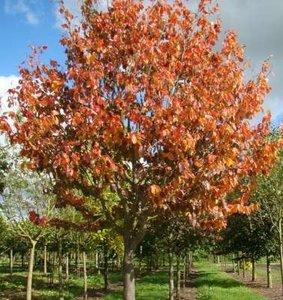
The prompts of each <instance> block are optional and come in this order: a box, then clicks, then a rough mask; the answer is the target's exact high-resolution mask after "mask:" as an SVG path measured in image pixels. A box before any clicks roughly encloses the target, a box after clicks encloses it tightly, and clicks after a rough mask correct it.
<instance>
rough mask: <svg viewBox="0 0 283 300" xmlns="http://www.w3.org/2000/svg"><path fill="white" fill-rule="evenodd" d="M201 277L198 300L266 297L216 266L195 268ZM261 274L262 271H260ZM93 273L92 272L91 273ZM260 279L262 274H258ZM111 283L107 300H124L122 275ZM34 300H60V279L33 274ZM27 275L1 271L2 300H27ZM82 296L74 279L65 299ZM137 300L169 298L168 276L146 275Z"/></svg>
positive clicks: (94, 280)
mask: <svg viewBox="0 0 283 300" xmlns="http://www.w3.org/2000/svg"><path fill="white" fill-rule="evenodd" d="M196 267H197V268H198V270H199V276H198V278H197V279H196V284H197V288H198V298H197V299H198V300H226V299H229V300H238V299H240V300H265V299H266V298H264V297H263V296H260V295H258V294H257V293H256V292H254V291H252V290H250V289H248V288H247V287H245V286H244V285H243V284H242V283H240V282H238V281H236V280H234V279H232V278H231V277H230V276H229V275H228V274H226V273H225V272H224V271H221V270H220V268H218V267H217V266H216V265H212V264H210V263H208V262H199V263H197V264H196ZM258 271H259V272H262V270H260V269H259V270H258ZM89 273H90V272H89ZM259 275H260V274H259ZM109 281H110V282H111V283H117V285H112V291H111V290H110V291H109V293H108V294H107V295H105V296H104V298H103V299H104V300H122V299H123V296H122V284H121V274H120V273H110V278H109ZM33 283H34V284H33V299H35V300H57V299H58V279H57V278H54V285H53V286H52V285H50V283H49V281H48V278H47V277H46V276H43V275H42V273H40V272H37V271H36V272H35V273H34V280H33ZM25 285H26V272H23V271H22V270H21V269H17V272H15V273H14V275H12V276H10V275H9V274H8V269H7V268H5V269H4V268H0V299H2V300H4V299H5V300H6V299H10V300H16V299H17V300H24V299H25ZM88 286H89V289H90V290H91V289H93V288H101V287H103V277H102V275H90V274H89V276H88ZM82 295H83V278H82V277H79V276H75V275H74V276H71V277H70V280H69V282H68V283H65V291H64V299H65V300H71V299H75V298H76V297H78V296H82ZM136 298H137V299H138V300H165V299H167V298H168V273H167V272H166V271H160V272H156V273H153V274H151V275H146V276H143V277H141V278H138V279H137V280H136Z"/></svg>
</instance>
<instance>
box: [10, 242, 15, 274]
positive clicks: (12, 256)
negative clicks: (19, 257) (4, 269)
mask: <svg viewBox="0 0 283 300" xmlns="http://www.w3.org/2000/svg"><path fill="white" fill-rule="evenodd" d="M13 264H14V254H13V249H12V248H11V249H10V264H9V265H10V275H13Z"/></svg>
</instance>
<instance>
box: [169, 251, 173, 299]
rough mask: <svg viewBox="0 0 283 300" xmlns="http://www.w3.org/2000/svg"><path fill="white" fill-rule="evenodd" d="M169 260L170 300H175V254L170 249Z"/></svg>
mask: <svg viewBox="0 0 283 300" xmlns="http://www.w3.org/2000/svg"><path fill="white" fill-rule="evenodd" d="M168 259H169V300H174V263H173V252H172V250H171V249H170V251H169V254H168Z"/></svg>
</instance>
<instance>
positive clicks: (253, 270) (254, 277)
mask: <svg viewBox="0 0 283 300" xmlns="http://www.w3.org/2000/svg"><path fill="white" fill-rule="evenodd" d="M252 281H256V274H255V258H254V255H253V257H252Z"/></svg>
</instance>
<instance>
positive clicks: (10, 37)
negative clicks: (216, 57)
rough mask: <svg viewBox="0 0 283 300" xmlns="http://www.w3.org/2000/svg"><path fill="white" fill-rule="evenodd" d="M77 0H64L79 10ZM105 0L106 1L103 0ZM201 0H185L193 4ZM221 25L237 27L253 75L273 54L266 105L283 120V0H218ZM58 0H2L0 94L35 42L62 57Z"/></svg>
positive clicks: (49, 53) (51, 54) (12, 80)
mask: <svg viewBox="0 0 283 300" xmlns="http://www.w3.org/2000/svg"><path fill="white" fill-rule="evenodd" d="M79 1H81V0H65V3H66V6H67V7H69V8H70V9H71V10H72V11H73V13H74V14H75V15H76V14H77V13H78V11H79V9H78V7H79V4H78V3H79ZM105 2H106V0H105ZM196 2H197V0H188V1H186V3H187V5H188V6H189V7H190V5H192V7H194V6H195V4H196ZM218 3H219V5H220V11H219V13H218V14H219V16H220V17H221V18H222V20H223V30H224V31H225V30H227V29H233V30H236V31H237V32H238V36H239V40H240V43H242V44H244V45H245V53H246V58H247V59H248V61H249V62H250V64H251V68H250V70H249V72H248V75H249V76H255V75H256V73H257V71H258V70H259V69H260V66H261V63H263V61H264V60H265V59H267V58H268V57H271V72H270V74H269V81H270V84H271V86H272V92H271V93H270V95H269V96H268V97H267V99H266V101H265V103H264V107H265V109H266V110H271V113H272V120H273V123H274V124H276V125H278V124H279V123H281V122H283V0H218ZM60 20H61V19H60V16H59V15H58V12H57V8H56V0H1V1H0V25H1V26H0V41H1V44H2V46H1V47H0V96H2V101H1V102H2V103H4V106H5V95H6V91H7V89H8V88H9V87H11V86H12V85H14V84H15V82H17V79H18V66H19V65H20V64H21V63H22V62H23V61H24V60H25V59H26V58H27V57H28V55H29V53H30V46H31V45H47V46H48V50H47V52H46V54H45V59H49V58H50V59H56V60H58V61H61V62H62V61H63V59H64V50H63V48H62V47H61V46H60V44H59V40H60V37H61V34H62V30H61V28H60Z"/></svg>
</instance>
